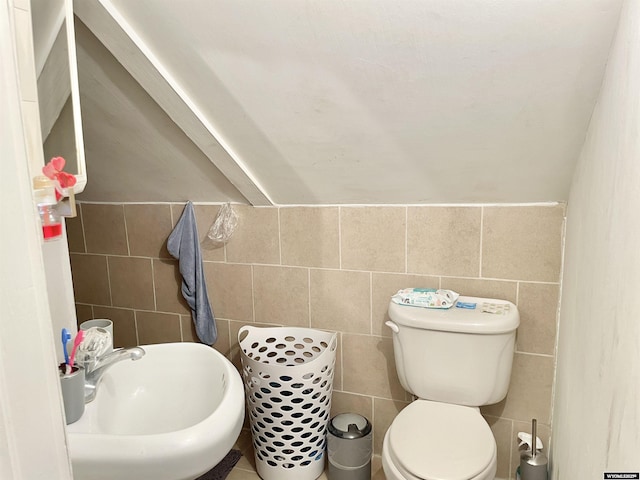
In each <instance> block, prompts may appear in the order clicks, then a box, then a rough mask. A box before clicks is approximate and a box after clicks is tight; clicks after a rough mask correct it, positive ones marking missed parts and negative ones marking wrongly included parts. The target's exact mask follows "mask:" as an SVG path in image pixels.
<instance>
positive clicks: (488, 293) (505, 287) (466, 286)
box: [441, 277, 518, 304]
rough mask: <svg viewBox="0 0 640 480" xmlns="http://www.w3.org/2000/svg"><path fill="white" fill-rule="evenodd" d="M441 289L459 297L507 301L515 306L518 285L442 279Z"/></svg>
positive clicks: (469, 279) (477, 279)
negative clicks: (452, 292)
mask: <svg viewBox="0 0 640 480" xmlns="http://www.w3.org/2000/svg"><path fill="white" fill-rule="evenodd" d="M441 288H446V289H447V290H453V291H454V292H458V293H459V294H460V295H466V296H470V297H483V298H495V299H497V300H508V301H510V302H511V303H514V304H515V303H516V301H517V292H518V283H517V282H509V281H502V280H485V279H482V278H451V277H443V278H442V284H441Z"/></svg>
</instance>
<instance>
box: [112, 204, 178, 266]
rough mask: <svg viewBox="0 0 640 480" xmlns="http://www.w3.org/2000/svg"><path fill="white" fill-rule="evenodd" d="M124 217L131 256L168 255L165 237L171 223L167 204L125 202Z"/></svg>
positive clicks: (167, 235)
mask: <svg viewBox="0 0 640 480" xmlns="http://www.w3.org/2000/svg"><path fill="white" fill-rule="evenodd" d="M124 217H125V221H126V225H127V236H128V238H129V252H130V254H131V255H132V256H138V257H156V258H158V257H164V258H167V257H170V255H169V252H167V238H168V237H169V234H170V233H171V230H172V225H171V207H170V206H169V205H168V204H127V205H124Z"/></svg>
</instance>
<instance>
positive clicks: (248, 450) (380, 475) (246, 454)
mask: <svg viewBox="0 0 640 480" xmlns="http://www.w3.org/2000/svg"><path fill="white" fill-rule="evenodd" d="M234 448H236V449H238V450H240V451H241V452H242V458H240V461H238V463H237V464H236V466H235V467H234V469H233V470H232V471H231V473H230V474H229V476H228V477H227V480H260V477H259V476H258V474H257V473H256V466H255V459H254V457H253V446H252V445H251V432H250V431H249V430H243V431H242V433H241V434H240V437H239V438H238V441H237V442H236V444H235V446H234ZM371 479H372V480H385V476H384V472H383V471H382V462H381V459H380V456H378V455H374V457H373V461H372V464H371ZM318 480H328V477H327V473H326V471H325V473H323V474H322V475H321V476H320V478H319V479H318Z"/></svg>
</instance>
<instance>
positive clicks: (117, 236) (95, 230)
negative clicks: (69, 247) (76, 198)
mask: <svg viewBox="0 0 640 480" xmlns="http://www.w3.org/2000/svg"><path fill="white" fill-rule="evenodd" d="M82 223H83V225H84V237H85V242H86V245H87V252H89V253H107V254H111V255H128V254H129V249H128V247H127V233H126V230H125V224H124V209H123V208H122V205H103V204H96V203H83V204H82Z"/></svg>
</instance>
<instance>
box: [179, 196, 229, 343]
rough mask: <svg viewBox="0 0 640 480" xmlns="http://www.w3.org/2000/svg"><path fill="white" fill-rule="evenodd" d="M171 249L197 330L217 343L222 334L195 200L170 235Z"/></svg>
mask: <svg viewBox="0 0 640 480" xmlns="http://www.w3.org/2000/svg"><path fill="white" fill-rule="evenodd" d="M167 250H169V253H170V254H171V255H172V256H173V257H174V258H175V259H177V260H178V265H179V266H180V274H181V275H182V296H183V297H184V299H185V300H186V301H187V303H188V304H189V307H190V308H191V318H192V319H193V323H194V324H195V326H196V334H197V335H198V338H199V339H200V341H201V342H202V343H206V344H207V345H213V344H214V343H215V342H216V339H217V338H218V331H217V329H216V319H215V317H214V316H213V310H212V309H211V305H210V304H209V296H208V295H207V285H206V283H205V279H204V267H203V265H202V253H201V252H200V242H199V241H198V227H197V226H196V216H195V214H194V211H193V204H192V203H191V202H187V206H186V207H184V211H183V212H182V216H181V217H180V220H179V221H178V223H177V224H176V227H175V228H174V229H173V232H171V235H169V238H168V239H167Z"/></svg>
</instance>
